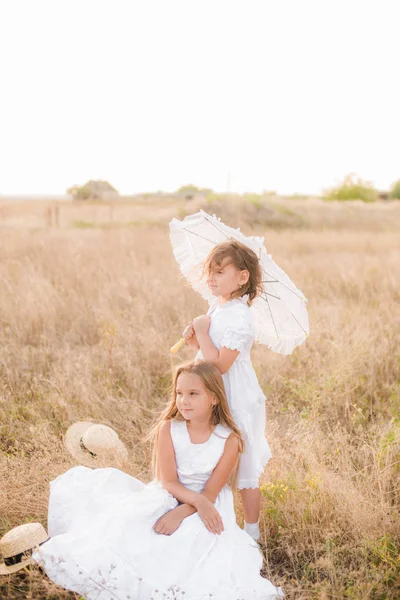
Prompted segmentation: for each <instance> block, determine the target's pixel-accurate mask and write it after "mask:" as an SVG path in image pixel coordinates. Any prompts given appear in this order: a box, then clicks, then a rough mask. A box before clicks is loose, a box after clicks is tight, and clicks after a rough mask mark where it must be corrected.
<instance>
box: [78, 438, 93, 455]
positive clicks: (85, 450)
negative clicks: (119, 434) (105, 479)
mask: <svg viewBox="0 0 400 600" xmlns="http://www.w3.org/2000/svg"><path fill="white" fill-rule="evenodd" d="M79 445H80V447H81V449H82V450H83V451H84V452H88V453H89V454H90V455H91V456H93V458H96V456H97V454H95V453H94V452H91V451H90V450H89V448H87V447H86V446H85V444H84V443H83V438H81V439H80V440H79Z"/></svg>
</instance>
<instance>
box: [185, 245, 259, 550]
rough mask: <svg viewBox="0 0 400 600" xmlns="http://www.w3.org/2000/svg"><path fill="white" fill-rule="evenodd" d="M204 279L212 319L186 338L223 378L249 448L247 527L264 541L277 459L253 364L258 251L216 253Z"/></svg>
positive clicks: (243, 474)
mask: <svg viewBox="0 0 400 600" xmlns="http://www.w3.org/2000/svg"><path fill="white" fill-rule="evenodd" d="M203 274H204V275H205V276H206V277H207V283H208V286H209V288H210V290H211V293H212V294H213V299H212V300H211V302H210V308H209V310H208V313H207V315H201V316H199V317H197V318H196V319H194V321H193V322H192V323H190V324H189V325H188V326H187V327H186V329H185V331H184V332H183V334H182V337H183V338H184V339H185V340H186V341H187V342H188V344H189V345H190V346H192V347H193V348H194V349H196V350H197V351H198V353H197V356H196V358H199V359H201V358H204V359H206V360H208V361H211V362H213V363H214V364H215V365H216V366H217V367H218V369H219V371H220V372H221V373H222V375H223V381H224V384H225V390H226V395H227V398H228V403H229V408H230V410H231V413H232V417H233V420H234V421H235V423H236V425H237V426H238V428H239V429H240V431H241V433H242V436H243V439H244V442H245V451H244V453H243V454H242V456H241V459H240V465H239V473H238V488H239V489H240V490H241V496H242V503H243V512H244V517H245V525H244V527H245V530H246V531H247V533H249V534H250V535H251V536H252V537H253V538H254V539H258V538H259V535H260V531H259V515H260V499H261V494H260V489H259V478H260V475H261V474H262V472H263V470H264V467H265V465H266V463H267V462H268V460H269V459H270V458H271V451H270V448H269V446H268V443H267V440H266V438H265V424H266V423H265V421H266V417H265V395H264V393H263V391H262V389H261V388H260V385H259V383H258V380H257V376H256V373H255V371H254V368H253V366H252V363H251V358H250V350H251V347H252V344H253V341H254V327H253V321H252V313H251V311H250V306H251V303H252V301H253V300H254V299H255V298H256V297H257V295H258V294H259V293H260V292H261V291H262V289H263V288H262V271H261V267H260V264H259V261H258V258H257V255H256V254H255V252H253V250H251V249H250V248H248V247H247V246H245V245H244V244H241V243H240V242H237V241H236V240H230V241H227V242H224V243H222V244H218V245H217V246H216V247H215V248H214V249H213V250H212V251H211V252H210V254H209V255H208V257H207V259H206V261H205V264H204V271H203Z"/></svg>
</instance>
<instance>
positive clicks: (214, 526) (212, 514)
mask: <svg viewBox="0 0 400 600" xmlns="http://www.w3.org/2000/svg"><path fill="white" fill-rule="evenodd" d="M196 508H197V512H198V513H199V516H200V519H201V520H202V521H203V523H204V525H205V526H206V528H207V529H208V531H211V533H216V534H217V535H219V534H220V533H222V532H223V531H224V524H223V522H222V518H221V515H220V514H219V512H218V511H217V509H216V508H215V506H214V504H213V503H212V502H210V500H208V498H206V497H205V496H201V495H200V498H199V500H198V502H197V503H196Z"/></svg>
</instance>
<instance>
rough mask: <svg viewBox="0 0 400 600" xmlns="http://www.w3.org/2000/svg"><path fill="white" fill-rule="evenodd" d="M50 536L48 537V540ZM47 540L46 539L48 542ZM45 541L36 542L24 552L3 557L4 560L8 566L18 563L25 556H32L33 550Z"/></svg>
mask: <svg viewBox="0 0 400 600" xmlns="http://www.w3.org/2000/svg"><path fill="white" fill-rule="evenodd" d="M48 539H49V538H47V540H48ZM47 540H45V541H46V542H47ZM42 544H44V542H40V544H35V546H34V547H33V548H31V549H30V550H25V551H24V552H19V554H14V555H13V556H8V557H7V558H3V562H4V564H5V566H6V567H12V566H13V565H18V564H19V563H20V562H22V561H23V560H24V559H25V558H30V556H31V555H32V550H34V549H35V548H36V547H37V546H41V545H42Z"/></svg>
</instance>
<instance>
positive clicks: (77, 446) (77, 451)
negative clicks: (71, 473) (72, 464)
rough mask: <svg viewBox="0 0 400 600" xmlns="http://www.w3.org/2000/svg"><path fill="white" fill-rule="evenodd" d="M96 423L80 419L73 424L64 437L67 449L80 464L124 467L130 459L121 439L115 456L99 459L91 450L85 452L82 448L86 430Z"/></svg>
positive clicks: (97, 466) (94, 466)
mask: <svg viewBox="0 0 400 600" xmlns="http://www.w3.org/2000/svg"><path fill="white" fill-rule="evenodd" d="M95 424H96V423H91V422H88V421H80V422H78V423H74V424H73V425H71V427H69V428H68V430H67V432H66V434H65V437H64V444H65V447H66V449H67V450H68V452H69V453H70V454H71V455H72V456H73V457H74V458H75V459H76V460H77V461H78V462H79V464H80V465H84V466H85V467H91V468H92V469H95V468H99V467H102V468H104V467H115V468H120V467H122V466H123V465H124V464H125V463H126V461H127V459H128V450H127V448H126V446H125V444H123V442H121V440H118V447H117V448H116V455H115V457H114V458H112V457H110V458H102V459H99V458H97V457H95V456H92V455H91V454H90V453H89V452H85V450H83V449H82V448H81V439H82V437H83V435H84V433H85V431H87V429H89V427H92V426H93V425H95Z"/></svg>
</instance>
